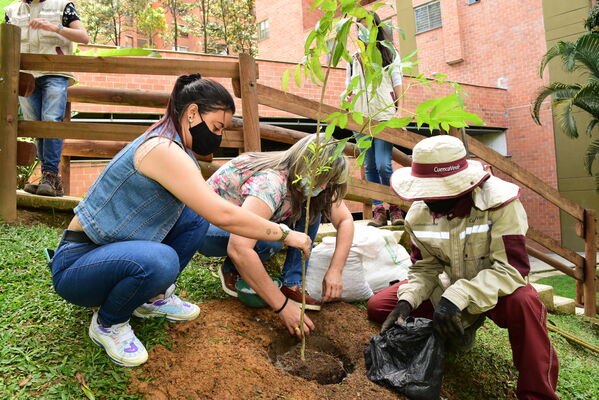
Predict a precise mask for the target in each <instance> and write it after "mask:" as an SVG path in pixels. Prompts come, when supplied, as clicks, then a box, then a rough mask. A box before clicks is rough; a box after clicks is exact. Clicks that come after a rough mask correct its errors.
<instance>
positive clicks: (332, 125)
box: [324, 121, 337, 140]
mask: <svg viewBox="0 0 599 400" xmlns="http://www.w3.org/2000/svg"><path fill="white" fill-rule="evenodd" d="M336 126H337V121H331V123H330V124H328V125H327V128H326V129H325V130H324V133H325V139H326V140H329V139H330V138H331V137H332V136H333V133H334V132H335V127H336Z"/></svg>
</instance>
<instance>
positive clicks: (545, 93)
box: [532, 5, 599, 192]
mask: <svg viewBox="0 0 599 400" xmlns="http://www.w3.org/2000/svg"><path fill="white" fill-rule="evenodd" d="M585 28H587V30H588V31H589V32H588V33H586V34H585V35H583V36H581V37H580V38H578V40H576V41H575V42H563V41H560V42H558V43H557V44H556V45H555V46H553V47H552V48H550V49H549V50H548V51H547V53H545V55H544V56H543V58H542V60H541V65H540V68H539V75H540V76H541V78H542V77H543V71H544V70H545V68H546V67H547V64H548V63H549V61H551V60H553V59H554V58H556V57H561V60H562V63H563V67H564V68H565V69H566V71H568V72H580V73H581V74H582V75H586V77H587V80H586V82H585V83H584V84H567V83H561V82H553V83H551V84H550V85H549V86H546V87H543V88H541V89H540V90H539V92H538V93H537V96H536V99H535V100H534V103H533V109H532V118H533V119H534V120H535V122H536V123H537V124H539V125H540V124H541V121H540V115H539V114H540V109H541V105H542V103H543V101H544V100H545V99H546V98H547V97H549V96H552V97H553V100H552V102H551V104H552V106H553V107H555V108H557V109H558V110H559V112H558V113H557V119H558V121H559V123H560V126H561V128H562V129H563V131H564V132H565V133H566V135H568V136H569V137H571V138H577V137H578V128H577V126H576V120H575V119H574V112H575V110H576V109H575V107H577V108H578V109H581V110H583V111H585V112H587V113H588V114H590V115H591V121H590V122H589V124H588V125H587V127H586V133H587V135H588V136H589V137H592V134H593V130H594V128H595V127H596V126H597V124H599V5H596V6H595V7H593V9H592V10H591V12H590V13H589V17H588V18H587V20H586V22H585ZM598 154H599V139H596V140H593V141H592V142H591V144H590V145H589V147H587V151H586V155H585V158H584V164H585V168H586V170H587V172H588V174H589V175H593V173H592V167H593V162H594V161H595V159H596V157H597V155H598ZM595 186H596V190H597V192H599V174H595Z"/></svg>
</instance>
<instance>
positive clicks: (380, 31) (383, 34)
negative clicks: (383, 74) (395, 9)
mask: <svg viewBox="0 0 599 400" xmlns="http://www.w3.org/2000/svg"><path fill="white" fill-rule="evenodd" d="M369 14H370V15H372V17H373V19H374V21H373V23H374V26H376V29H377V34H376V47H377V49H379V51H380V52H381V57H382V58H383V67H386V66H387V65H389V64H393V53H392V52H391V50H389V49H388V48H387V47H385V46H384V45H383V44H382V43H381V42H382V41H383V40H386V41H388V42H389V43H391V44H393V36H392V35H391V34H390V33H389V31H388V30H387V29H385V26H384V25H382V24H381V17H379V15H378V14H377V13H375V12H369ZM358 22H360V21H358Z"/></svg>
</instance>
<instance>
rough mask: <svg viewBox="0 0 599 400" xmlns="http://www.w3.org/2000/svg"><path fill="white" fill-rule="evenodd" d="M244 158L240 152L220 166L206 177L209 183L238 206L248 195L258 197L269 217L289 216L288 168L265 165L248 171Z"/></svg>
mask: <svg viewBox="0 0 599 400" xmlns="http://www.w3.org/2000/svg"><path fill="white" fill-rule="evenodd" d="M245 158H246V157H245V156H243V155H241V156H239V157H236V158H234V159H232V160H231V161H229V162H228V163H226V164H225V165H223V166H222V167H220V168H219V169H218V171H216V172H215V173H214V174H213V175H212V176H211V177H210V178H209V179H208V181H207V182H208V184H209V185H210V186H212V188H213V189H214V191H215V192H216V193H217V194H218V195H219V196H221V197H222V198H224V199H225V200H227V201H230V202H231V203H233V204H235V205H238V206H241V205H242V204H243V202H244V201H245V199H246V197H247V196H254V197H257V198H259V199H260V200H262V201H264V202H265V203H266V204H267V205H268V206H269V207H270V209H271V210H272V217H270V220H271V221H274V222H281V221H284V220H286V219H287V218H289V216H291V201H290V196H288V193H287V171H276V170H273V169H266V170H263V171H259V172H256V173H255V174H253V175H251V172H250V171H248V170H247V169H245V168H244V160H245Z"/></svg>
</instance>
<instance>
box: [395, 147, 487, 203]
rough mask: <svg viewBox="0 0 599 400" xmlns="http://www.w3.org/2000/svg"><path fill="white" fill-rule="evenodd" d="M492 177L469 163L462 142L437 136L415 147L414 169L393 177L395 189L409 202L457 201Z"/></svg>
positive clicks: (400, 170) (476, 162)
mask: <svg viewBox="0 0 599 400" xmlns="http://www.w3.org/2000/svg"><path fill="white" fill-rule="evenodd" d="M489 176H490V173H489V172H488V171H487V170H486V169H485V167H484V166H483V164H482V163H480V162H479V161H474V160H467V159H466V149H465V148H464V145H463V144H462V141H461V140H460V139H458V138H455V137H453V136H449V135H439V136H433V137H430V138H426V139H423V140H421V141H420V142H418V143H417V144H416V146H414V150H413V153H412V166H411V167H405V168H400V169H398V170H396V171H395V172H394V173H393V175H392V176H391V188H392V189H393V190H394V191H395V193H396V194H397V195H398V196H399V197H400V198H402V199H403V200H407V201H416V200H433V199H434V200H443V199H453V198H456V197H460V196H462V195H463V194H465V193H468V192H469V191H471V190H472V189H474V188H475V187H476V186H478V185H480V184H481V183H482V182H483V181H484V180H486V179H487V178H488V177H489Z"/></svg>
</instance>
